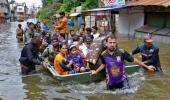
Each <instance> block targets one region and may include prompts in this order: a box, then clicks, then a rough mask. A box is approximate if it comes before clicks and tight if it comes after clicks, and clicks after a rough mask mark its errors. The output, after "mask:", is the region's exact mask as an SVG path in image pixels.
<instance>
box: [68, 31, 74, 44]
mask: <svg viewBox="0 0 170 100" xmlns="http://www.w3.org/2000/svg"><path fill="white" fill-rule="evenodd" d="M74 36H75V32H74V30H70V31H69V35H68V45H71V44H73V37H74Z"/></svg>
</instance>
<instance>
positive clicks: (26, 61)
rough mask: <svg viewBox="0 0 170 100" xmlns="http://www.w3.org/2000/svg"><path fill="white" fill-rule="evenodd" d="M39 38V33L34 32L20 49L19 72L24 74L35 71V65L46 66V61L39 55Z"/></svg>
mask: <svg viewBox="0 0 170 100" xmlns="http://www.w3.org/2000/svg"><path fill="white" fill-rule="evenodd" d="M40 40H41V35H40V34H39V33H35V34H34V35H33V37H32V39H31V42H30V43H28V44H26V45H25V46H24V48H23V49H22V51H21V57H20V59H19V61H20V64H21V72H22V74H24V75H28V74H32V73H35V72H36V68H35V65H42V66H44V67H47V65H48V62H47V61H43V59H42V58H40V57H39V55H38V54H39V49H38V45H39V41H40Z"/></svg>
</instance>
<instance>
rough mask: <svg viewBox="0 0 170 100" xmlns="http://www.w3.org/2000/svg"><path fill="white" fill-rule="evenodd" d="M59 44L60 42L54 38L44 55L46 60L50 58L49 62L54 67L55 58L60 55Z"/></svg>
mask: <svg viewBox="0 0 170 100" xmlns="http://www.w3.org/2000/svg"><path fill="white" fill-rule="evenodd" d="M58 44H59V42H58V40H57V39H55V38H54V39H53V40H51V43H50V44H49V45H48V46H47V47H46V49H45V50H44V51H43V53H42V56H43V57H44V58H48V61H49V63H50V64H51V65H53V62H54V58H55V56H56V55H57V53H58Z"/></svg>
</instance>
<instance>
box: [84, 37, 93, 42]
mask: <svg viewBox="0 0 170 100" xmlns="http://www.w3.org/2000/svg"><path fill="white" fill-rule="evenodd" d="M84 42H86V43H91V42H92V39H91V38H90V37H86V39H85V41H84Z"/></svg>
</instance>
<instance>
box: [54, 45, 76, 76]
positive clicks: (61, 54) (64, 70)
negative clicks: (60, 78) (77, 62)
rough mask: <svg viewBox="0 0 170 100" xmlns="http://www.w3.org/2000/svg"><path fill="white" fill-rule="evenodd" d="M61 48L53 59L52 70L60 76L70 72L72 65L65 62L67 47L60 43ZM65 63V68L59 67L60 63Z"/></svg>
mask: <svg viewBox="0 0 170 100" xmlns="http://www.w3.org/2000/svg"><path fill="white" fill-rule="evenodd" d="M60 45H61V48H60V51H59V53H58V54H57V55H56V56H55V59H54V69H55V70H56V72H57V73H58V74H60V75H66V74H68V73H69V71H71V65H72V63H73V62H72V61H71V62H67V61H66V54H67V45H66V43H64V42H63V43H61V44H60ZM63 61H64V62H66V63H67V64H66V65H67V67H66V68H65V66H64V68H63V66H61V64H60V63H61V62H63Z"/></svg>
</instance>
